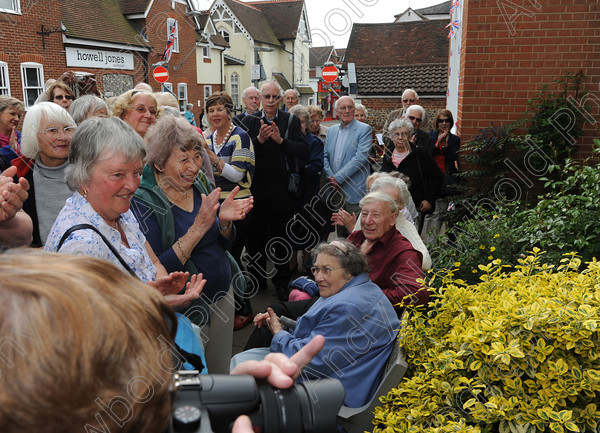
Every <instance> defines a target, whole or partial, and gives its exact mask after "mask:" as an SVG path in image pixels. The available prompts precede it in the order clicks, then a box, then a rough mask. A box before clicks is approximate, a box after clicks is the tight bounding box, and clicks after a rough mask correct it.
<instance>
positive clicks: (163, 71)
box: [152, 66, 169, 83]
mask: <svg viewBox="0 0 600 433" xmlns="http://www.w3.org/2000/svg"><path fill="white" fill-rule="evenodd" d="M152 75H153V76H154V79H155V80H156V81H158V82H159V83H166V82H167V80H168V79H169V71H167V68H165V67H164V66H157V67H156V68H154V71H153V72H152Z"/></svg>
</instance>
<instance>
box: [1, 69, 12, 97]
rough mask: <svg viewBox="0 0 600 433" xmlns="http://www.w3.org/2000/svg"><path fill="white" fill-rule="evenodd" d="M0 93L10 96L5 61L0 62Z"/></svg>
mask: <svg viewBox="0 0 600 433" xmlns="http://www.w3.org/2000/svg"><path fill="white" fill-rule="evenodd" d="M0 95H6V96H10V78H9V76H8V63H6V62H0Z"/></svg>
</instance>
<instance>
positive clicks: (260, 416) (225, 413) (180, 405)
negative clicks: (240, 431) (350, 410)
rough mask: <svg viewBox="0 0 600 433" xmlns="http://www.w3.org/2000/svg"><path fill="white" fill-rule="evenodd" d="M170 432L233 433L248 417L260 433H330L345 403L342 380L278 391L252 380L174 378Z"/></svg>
mask: <svg viewBox="0 0 600 433" xmlns="http://www.w3.org/2000/svg"><path fill="white" fill-rule="evenodd" d="M175 388H176V390H175V395H174V398H173V417H172V419H171V426H170V430H169V432H170V433H179V432H202V433H210V432H216V433H220V432H230V431H231V427H232V426H233V422H234V421H235V419H236V418H237V417H238V416H239V415H243V414H245V415H248V416H249V417H250V419H251V421H252V425H253V427H254V431H255V432H260V433H279V432H286V433H302V432H306V433H325V432H327V433H330V432H335V431H337V428H336V415H337V413H338V411H339V410H340V407H341V406H342V402H343V400H344V395H345V392H344V388H343V387H342V384H341V383H340V381H339V380H337V379H319V380H315V381H307V382H301V383H298V384H296V385H294V386H292V387H291V388H288V389H277V388H274V387H272V386H270V385H268V384H266V383H263V382H262V381H260V380H258V381H257V380H256V379H255V378H254V377H252V376H246V375H225V374H223V375H210V374H204V375H200V373H199V372H198V371H195V370H190V371H185V370H182V371H179V372H177V373H175Z"/></svg>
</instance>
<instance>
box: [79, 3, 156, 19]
mask: <svg viewBox="0 0 600 433" xmlns="http://www.w3.org/2000/svg"><path fill="white" fill-rule="evenodd" d="M150 1H151V0H119V3H120V5H121V12H123V15H130V14H143V13H144V12H146V9H148V5H149V4H150ZM87 3H88V4H89V3H92V2H87Z"/></svg>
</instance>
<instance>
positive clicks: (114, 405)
mask: <svg viewBox="0 0 600 433" xmlns="http://www.w3.org/2000/svg"><path fill="white" fill-rule="evenodd" d="M0 274H1V275H2V280H1V281H0V298H1V299H2V303H1V305H0V335H2V336H3V339H2V345H1V346H0V350H1V354H2V357H1V358H0V369H1V374H0V431H2V432H4V433H17V432H19V433H20V432H24V431H30V432H33V431H44V432H47V433H55V432H56V433H58V432H60V433H67V432H73V433H74V432H83V431H88V430H89V431H91V430H94V429H97V431H101V430H102V431H103V430H104V428H106V427H107V428H108V431H111V432H122V433H124V432H156V433H159V432H162V431H164V429H165V427H166V425H167V422H168V419H169V416H170V413H171V401H170V394H169V388H170V386H171V384H172V379H171V375H172V368H173V362H172V358H171V356H170V352H169V356H165V355H166V353H165V351H166V350H169V349H165V348H168V347H170V345H171V344H172V341H173V336H174V332H175V328H176V326H175V325H174V326H173V327H172V328H173V329H172V330H169V329H168V327H167V325H166V322H165V319H166V320H168V321H170V323H172V324H175V320H176V319H175V315H174V313H173V310H172V309H171V308H170V307H169V306H168V305H167V304H166V302H165V300H164V298H163V297H162V295H161V294H160V293H159V292H158V291H157V290H155V289H152V288H150V287H149V286H146V285H145V284H142V283H141V282H140V281H139V280H137V279H136V278H134V277H132V276H130V275H128V274H126V273H124V272H122V271H121V270H119V269H118V268H117V267H115V266H114V265H112V264H110V263H109V262H106V261H103V260H99V259H95V258H91V257H85V256H67V255H61V254H56V253H47V252H39V251H35V252H25V250H23V251H10V252H8V253H6V254H4V255H3V256H2V260H0ZM109 412H111V413H112V416H111V415H110V414H109ZM115 414H118V416H117V415H115ZM113 417H115V418H117V420H115V419H114V418H113ZM119 417H122V418H121V420H120V421H123V420H124V419H125V417H127V420H126V422H118V421H119V420H118V418H119Z"/></svg>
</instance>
